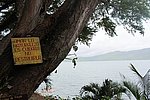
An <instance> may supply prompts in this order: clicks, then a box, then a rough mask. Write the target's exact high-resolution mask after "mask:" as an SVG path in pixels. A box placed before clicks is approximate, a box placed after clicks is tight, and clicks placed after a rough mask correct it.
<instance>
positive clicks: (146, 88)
mask: <svg viewBox="0 0 150 100" xmlns="http://www.w3.org/2000/svg"><path fill="white" fill-rule="evenodd" d="M130 65H131V66H130V68H131V70H132V71H133V72H134V73H135V75H136V76H138V79H139V80H138V83H137V84H136V82H134V83H133V82H130V81H127V80H126V78H125V76H124V81H123V85H124V86H125V87H126V88H127V89H128V90H129V91H130V93H131V94H133V96H134V97H135V98H136V99H137V100H149V99H150V70H149V71H148V72H147V73H146V74H145V76H144V77H143V76H142V75H141V74H140V73H139V72H138V71H137V69H136V68H135V67H134V65H132V64H130Z"/></svg>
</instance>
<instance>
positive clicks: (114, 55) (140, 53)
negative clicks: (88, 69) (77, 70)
mask: <svg viewBox="0 0 150 100" xmlns="http://www.w3.org/2000/svg"><path fill="white" fill-rule="evenodd" d="M97 60H98V61H99V60H100V61H107V60H150V48H146V49H141V50H133V51H126V52H122V51H115V52H110V53H106V54H103V55H97V56H92V57H79V58H78V61H97Z"/></svg>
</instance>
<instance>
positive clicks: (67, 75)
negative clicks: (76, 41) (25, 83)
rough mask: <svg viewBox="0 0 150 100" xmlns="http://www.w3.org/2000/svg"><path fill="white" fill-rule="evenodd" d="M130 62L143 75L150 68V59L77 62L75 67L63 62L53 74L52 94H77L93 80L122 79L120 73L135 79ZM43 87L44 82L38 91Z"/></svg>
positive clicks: (98, 81)
mask: <svg viewBox="0 0 150 100" xmlns="http://www.w3.org/2000/svg"><path fill="white" fill-rule="evenodd" d="M130 63H132V64H133V65H134V66H135V67H136V69H137V70H138V71H139V72H140V73H141V75H143V76H144V75H145V73H146V72H147V71H148V69H150V60H137V61H135V60H134V61H131V60H130V61H91V62H77V66H76V68H73V64H72V63H71V62H63V63H61V64H60V66H59V67H58V68H57V73H52V74H51V79H52V84H53V85H52V88H53V92H52V93H51V94H53V95H59V96H62V97H67V96H75V95H78V94H79V90H80V88H81V87H82V86H84V85H86V84H89V83H91V82H94V83H100V84H101V83H102V82H103V81H104V80H105V79H111V80H113V81H121V76H120V73H121V74H123V75H125V76H126V77H127V78H130V79H132V80H135V79H136V78H137V77H136V76H135V75H134V74H133V72H132V71H131V70H130V68H129V65H130ZM42 88H44V84H42V85H41V86H40V87H39V89H38V91H40V90H41V89H42ZM46 94H47V93H46Z"/></svg>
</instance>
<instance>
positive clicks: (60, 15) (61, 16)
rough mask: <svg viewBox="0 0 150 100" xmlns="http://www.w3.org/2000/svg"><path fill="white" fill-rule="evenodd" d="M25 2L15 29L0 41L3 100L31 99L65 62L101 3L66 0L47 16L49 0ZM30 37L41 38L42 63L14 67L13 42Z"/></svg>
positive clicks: (85, 0)
mask: <svg viewBox="0 0 150 100" xmlns="http://www.w3.org/2000/svg"><path fill="white" fill-rule="evenodd" d="M19 1H22V0H18V2H19ZM24 1H25V2H24V4H23V9H21V10H19V14H21V15H20V16H19V18H18V22H17V24H16V27H15V28H14V30H12V32H11V33H10V34H9V35H8V36H6V37H5V38H4V39H3V40H2V41H0V69H1V70H0V82H1V83H0V84H1V87H2V89H1V91H0V94H1V97H5V96H9V95H12V96H16V95H26V96H27V98H29V97H30V96H31V95H32V93H33V92H34V91H35V90H36V88H37V87H38V86H39V85H40V83H41V82H42V81H43V80H44V79H45V77H46V76H47V75H49V74H50V73H51V72H52V71H53V70H55V69H56V68H57V66H58V65H59V64H60V63H61V62H62V61H63V60H64V59H65V57H66V56H67V54H68V53H69V51H70V49H71V47H72V45H73V44H74V42H75V40H76V39H77V37H78V35H79V34H80V32H81V30H82V29H83V27H84V26H85V24H86V23H87V21H88V19H89V17H90V15H91V14H92V13H93V11H94V9H95V7H96V5H97V4H98V0H65V2H64V4H63V5H62V6H61V7H60V8H59V9H58V10H57V11H56V12H55V13H54V14H52V15H46V13H45V12H42V11H43V7H45V5H46V4H47V1H48V0H24ZM50 1H52V0H49V3H50ZM43 5H44V6H43ZM29 36H30V37H39V38H40V43H41V48H42V56H43V63H41V64H30V65H18V66H15V65H14V64H13V57H12V50H11V43H10V39H11V37H29ZM6 83H7V84H6ZM2 85H3V86H2ZM1 87H0V88H1Z"/></svg>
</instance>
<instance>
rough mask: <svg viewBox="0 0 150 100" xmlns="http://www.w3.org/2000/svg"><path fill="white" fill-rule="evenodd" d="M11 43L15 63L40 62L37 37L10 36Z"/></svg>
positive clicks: (39, 48) (40, 56) (40, 55)
mask: <svg viewBox="0 0 150 100" xmlns="http://www.w3.org/2000/svg"><path fill="white" fill-rule="evenodd" d="M11 43H12V52H13V59H14V64H15V65H23V64H37V63H42V54H41V47H40V41H39V38H38V37H29V38H12V39H11Z"/></svg>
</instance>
